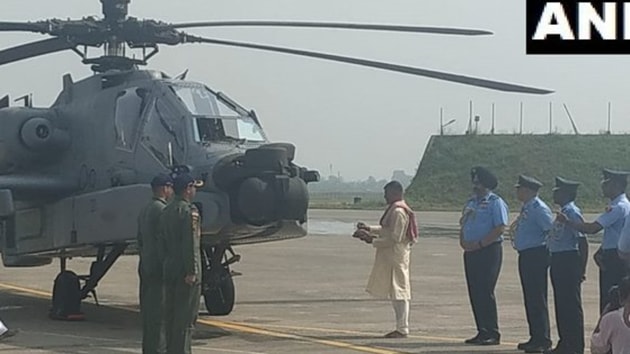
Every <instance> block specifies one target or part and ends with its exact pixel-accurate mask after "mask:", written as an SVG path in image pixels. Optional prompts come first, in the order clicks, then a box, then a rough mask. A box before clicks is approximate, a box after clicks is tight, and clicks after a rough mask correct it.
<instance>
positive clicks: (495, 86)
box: [183, 35, 554, 94]
mask: <svg viewBox="0 0 630 354" xmlns="http://www.w3.org/2000/svg"><path fill="white" fill-rule="evenodd" d="M183 39H184V42H188V43H190V42H193V43H194V42H198V43H209V44H217V45H224V46H231V47H241V48H250V49H257V50H264V51H271V52H279V53H285V54H292V55H299V56H305V57H311V58H318V59H324V60H331V61H337V62H343V63H348V64H355V65H361V66H367V67H371V68H377V69H382V70H388V71H394V72H399V73H405V74H411V75H417V76H424V77H430V78H433V79H438V80H445V81H450V82H456V83H460V84H465V85H471V86H477V87H484V88H488V89H492V90H499V91H508V92H518V93H530V94H549V93H553V92H554V91H552V90H547V89H539V88H534V87H528V86H522V85H516V84H510V83H505V82H499V81H493V80H487V79H481V78H476V77H471V76H464V75H458V74H451V73H445V72H440V71H434V70H428V69H421V68H415V67H410V66H404V65H398V64H390V63H384V62H378V61H373V60H367V59H359V58H352V57H345V56H340V55H334V54H327V53H320V52H311V51H306V50H299V49H292V48H283V47H274V46H268V45H260V44H253V43H243V42H232V41H225V40H220V39H212V38H204V37H198V36H191V35H184V38H183Z"/></svg>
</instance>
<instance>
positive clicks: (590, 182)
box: [407, 134, 630, 212]
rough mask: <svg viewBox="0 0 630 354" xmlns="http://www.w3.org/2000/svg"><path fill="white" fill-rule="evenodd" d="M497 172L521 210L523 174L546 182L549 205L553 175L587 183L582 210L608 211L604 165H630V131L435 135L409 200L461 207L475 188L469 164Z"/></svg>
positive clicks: (504, 192)
mask: <svg viewBox="0 0 630 354" xmlns="http://www.w3.org/2000/svg"><path fill="white" fill-rule="evenodd" d="M477 165H480V166H485V167H487V168H489V169H490V170H491V171H493V172H494V173H495V174H496V175H497V177H498V179H499V186H498V188H497V189H496V192H497V193H498V194H499V195H501V196H502V197H503V198H504V199H505V200H506V201H507V202H508V204H509V206H510V210H511V211H518V210H519V208H520V203H519V202H518V201H517V200H516V198H515V195H514V184H515V183H516V181H517V179H518V175H519V174H526V175H530V176H534V177H536V178H537V179H539V180H540V181H541V182H542V183H543V184H544V186H543V187H542V188H541V192H540V195H541V197H542V198H543V200H545V201H546V202H547V203H548V204H549V205H550V206H551V204H552V199H551V188H552V187H553V185H554V177H555V176H558V175H559V176H562V177H565V178H568V179H572V180H577V181H580V182H582V185H581V186H580V188H579V190H578V199H577V203H578V205H579V206H580V207H582V209H583V211H589V212H600V211H603V210H604V208H605V206H606V203H607V201H606V200H605V199H604V198H603V197H602V196H601V188H600V181H601V178H602V175H601V169H602V168H604V167H606V168H612V169H621V170H630V136H629V135H579V136H576V135H556V134H552V135H468V136H466V135H463V136H433V137H432V138H431V139H430V141H429V144H428V145H427V149H426V151H425V153H424V156H423V157H422V161H421V162H420V165H419V167H418V171H417V173H416V175H415V176H414V179H413V181H412V182H411V185H410V186H409V187H408V188H407V199H408V200H409V201H410V202H411V204H412V205H413V206H414V207H415V208H416V209H418V210H460V209H461V208H462V206H463V203H464V202H465V200H466V199H467V198H468V196H469V195H470V193H471V184H470V169H471V168H472V167H473V166H477Z"/></svg>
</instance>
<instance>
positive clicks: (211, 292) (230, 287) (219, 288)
mask: <svg viewBox="0 0 630 354" xmlns="http://www.w3.org/2000/svg"><path fill="white" fill-rule="evenodd" d="M217 279H218V282H216V283H214V282H212V281H210V282H208V283H207V284H204V291H203V294H202V295H203V299H204V303H205V305H206V310H207V311H208V314H209V315H211V316H226V315H229V314H230V312H232V309H234V300H235V297H236V289H235V287H234V279H233V278H232V274H230V270H229V268H226V267H222V268H221V271H220V272H219V275H218V277H217Z"/></svg>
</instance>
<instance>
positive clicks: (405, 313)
mask: <svg viewBox="0 0 630 354" xmlns="http://www.w3.org/2000/svg"><path fill="white" fill-rule="evenodd" d="M392 305H393V306H394V313H395V314H396V330H397V331H398V332H400V333H402V334H409V300H392Z"/></svg>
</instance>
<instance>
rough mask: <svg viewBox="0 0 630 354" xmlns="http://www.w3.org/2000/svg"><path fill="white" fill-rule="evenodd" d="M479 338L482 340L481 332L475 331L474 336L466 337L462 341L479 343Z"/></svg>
mask: <svg viewBox="0 0 630 354" xmlns="http://www.w3.org/2000/svg"><path fill="white" fill-rule="evenodd" d="M481 340H482V337H481V334H479V333H477V335H476V336H474V337H472V338H468V339H466V340H465V341H464V343H466V344H479V343H481Z"/></svg>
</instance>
